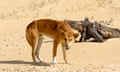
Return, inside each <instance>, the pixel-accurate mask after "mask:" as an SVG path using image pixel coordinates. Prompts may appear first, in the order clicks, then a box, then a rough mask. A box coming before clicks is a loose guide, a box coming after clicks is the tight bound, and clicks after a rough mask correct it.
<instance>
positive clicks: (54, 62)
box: [52, 40, 58, 64]
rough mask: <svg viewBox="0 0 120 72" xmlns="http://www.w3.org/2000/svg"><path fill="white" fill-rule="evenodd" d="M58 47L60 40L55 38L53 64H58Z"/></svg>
mask: <svg viewBox="0 0 120 72" xmlns="http://www.w3.org/2000/svg"><path fill="white" fill-rule="evenodd" d="M57 47H58V42H57V41H56V40H54V45H53V61H52V63H53V64H56V55H57Z"/></svg>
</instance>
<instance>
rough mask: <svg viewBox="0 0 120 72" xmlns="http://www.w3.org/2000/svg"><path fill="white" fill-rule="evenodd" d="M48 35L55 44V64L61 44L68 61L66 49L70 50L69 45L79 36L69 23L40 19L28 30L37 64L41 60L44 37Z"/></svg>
mask: <svg viewBox="0 0 120 72" xmlns="http://www.w3.org/2000/svg"><path fill="white" fill-rule="evenodd" d="M43 35H46V36H48V37H51V38H52V39H54V43H53V63H56V62H54V61H55V59H54V58H55V57H56V54H57V47H58V44H59V43H61V45H62V49H63V55H64V60H65V62H66V63H67V62H68V61H67V59H66V49H68V48H69V44H70V43H72V42H74V40H75V38H77V36H78V34H76V33H74V32H73V31H72V28H71V27H70V26H69V24H68V23H66V22H63V21H57V20H52V19H40V20H35V21H32V22H31V23H30V24H29V25H28V26H27V28H26V39H27V41H28V43H29V44H30V46H31V47H32V59H33V61H35V62H36V59H38V60H39V61H40V62H41V59H40V58H39V49H40V46H41V43H42V39H43V38H42V36H43Z"/></svg>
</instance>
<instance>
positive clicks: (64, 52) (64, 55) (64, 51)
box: [62, 43, 68, 63]
mask: <svg viewBox="0 0 120 72" xmlns="http://www.w3.org/2000/svg"><path fill="white" fill-rule="evenodd" d="M62 51H63V59H64V61H65V63H68V61H67V59H66V50H65V44H64V43H62Z"/></svg>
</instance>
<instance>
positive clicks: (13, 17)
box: [0, 0, 120, 72]
mask: <svg viewBox="0 0 120 72" xmlns="http://www.w3.org/2000/svg"><path fill="white" fill-rule="evenodd" d="M119 5H120V1H119V0H0V72H120V52H119V51H120V46H119V44H120V38H114V39H109V40H107V41H105V42H103V43H91V42H83V43H73V45H72V47H71V49H70V50H68V51H67V55H68V56H67V57H68V60H69V61H70V62H71V63H72V64H65V63H64V60H63V55H62V50H61V46H59V48H58V53H57V64H55V65H52V64H51V62H52V46H53V42H52V40H51V39H50V38H48V37H44V43H43V44H42V47H41V51H40V55H41V57H42V59H43V61H44V62H45V63H37V64H35V63H33V61H32V58H31V47H30V46H29V45H28V43H27V41H26V39H25V28H26V26H27V25H28V24H29V23H30V22H31V21H32V20H35V19H40V18H51V19H58V20H64V19H72V20H83V19H84V18H85V17H88V18H90V19H91V20H92V21H94V20H97V21H102V20H104V21H110V20H112V22H111V24H110V25H108V26H110V27H113V28H120V24H119V23H120V17H119V16H120V7H119Z"/></svg>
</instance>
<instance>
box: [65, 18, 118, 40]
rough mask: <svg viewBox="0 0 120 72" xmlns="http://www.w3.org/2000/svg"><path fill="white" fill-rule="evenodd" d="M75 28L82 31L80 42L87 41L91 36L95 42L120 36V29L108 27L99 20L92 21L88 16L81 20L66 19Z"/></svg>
mask: <svg viewBox="0 0 120 72" xmlns="http://www.w3.org/2000/svg"><path fill="white" fill-rule="evenodd" d="M65 21H67V22H68V23H69V24H70V26H71V27H72V28H73V29H76V30H78V31H79V32H80V34H81V38H80V39H79V41H78V42H85V41H87V40H89V39H90V38H93V39H94V42H104V41H105V40H106V39H109V38H118V37H120V29H117V28H111V27H107V26H105V25H102V24H100V23H98V22H96V21H95V22H90V21H89V19H88V18H85V19H84V20H81V21H74V20H65Z"/></svg>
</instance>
